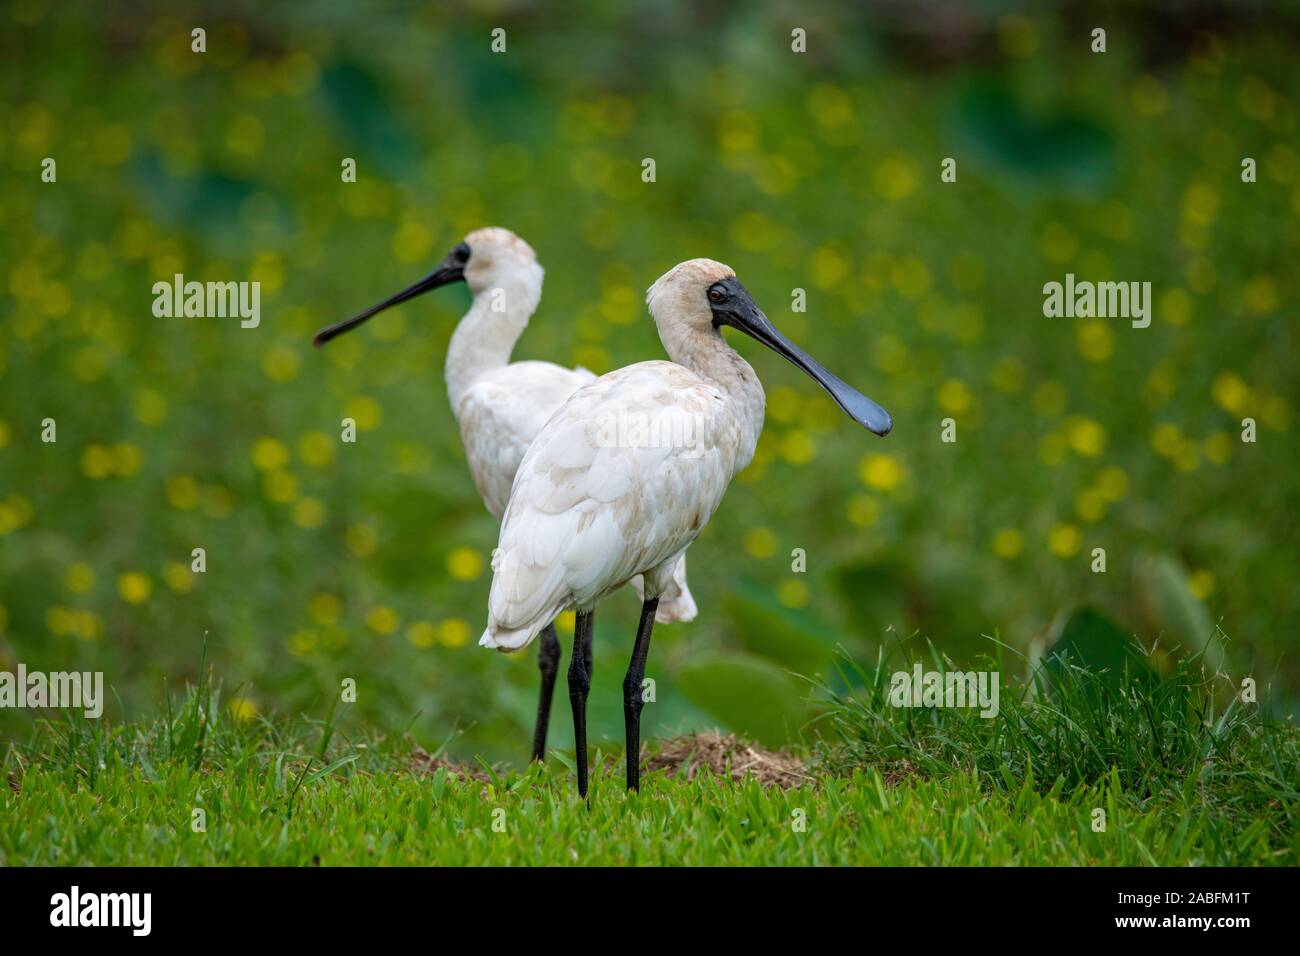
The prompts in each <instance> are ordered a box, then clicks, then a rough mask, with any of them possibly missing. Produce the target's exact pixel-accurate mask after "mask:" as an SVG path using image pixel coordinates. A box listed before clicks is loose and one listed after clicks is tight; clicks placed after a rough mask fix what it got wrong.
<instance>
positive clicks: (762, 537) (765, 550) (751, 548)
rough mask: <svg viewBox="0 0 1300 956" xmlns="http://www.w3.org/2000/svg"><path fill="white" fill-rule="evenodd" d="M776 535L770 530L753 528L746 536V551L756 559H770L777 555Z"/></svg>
mask: <svg viewBox="0 0 1300 956" xmlns="http://www.w3.org/2000/svg"><path fill="white" fill-rule="evenodd" d="M776 545H777V541H776V535H774V534H773V533H772V530H771V529H770V528H763V527H758V528H751V529H750V530H749V532H748V533H747V534H746V535H745V550H746V551H748V552H749V553H750V554H751V555H752V556H753V557H755V558H760V559H761V558H770V557H771V556H772V555H774V554H776Z"/></svg>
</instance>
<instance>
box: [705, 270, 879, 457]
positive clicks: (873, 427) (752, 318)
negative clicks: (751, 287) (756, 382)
mask: <svg viewBox="0 0 1300 956" xmlns="http://www.w3.org/2000/svg"><path fill="white" fill-rule="evenodd" d="M708 295H709V307H710V308H711V309H712V310H713V324H714V325H729V326H731V327H732V328H734V329H739V330H740V331H741V332H744V333H745V334H746V335H748V336H750V337H751V338H754V339H757V340H758V341H760V342H762V343H763V344H764V345H766V346H767V347H768V348H770V349H771V350H772V351H773V352H775V353H776V354H777V355H780V356H782V357H783V358H785V359H786V360H787V361H789V362H790V363H791V364H793V365H795V366H798V367H799V368H801V369H803V370H804V372H806V373H807V375H808V377H809V378H811V379H812V380H813V381H814V382H816V383H817V384H818V385H820V386H821V387H822V388H824V389H825V390H826V393H827V394H828V395H830V397H831V398H833V399H835V404H836V405H838V406H839V407H840V408H842V409H844V411H845V413H846V414H847V415H848V416H849V418H851V419H853V420H854V421H855V422H857V423H858V424H859V425H861V426H862V427H864V428H866V429H867V430H868V431H870V432H874V433H875V434H877V435H880V436H881V437H882V438H883V437H884V436H885V435H888V434H889V432H890V431H891V430H892V429H893V427H894V420H893V419H892V418H890V417H889V412H887V411H885V410H884V409H883V408H881V407H880V406H879V405H877V404H876V403H875V402H873V401H872V400H871V399H869V398H867V396H865V395H863V394H862V393H861V392H859V391H858V390H857V389H856V388H854V387H853V386H851V385H849V384H847V383H846V382H844V381H843V380H842V379H840V378H839V376H837V375H834V374H832V373H831V372H829V371H827V370H826V369H825V368H824V367H823V366H822V364H821V363H820V362H818V361H817V360H816V359H815V358H813V357H812V356H811V355H809V354H808V353H807V352H805V351H804V350H803V349H801V348H799V346H797V345H795V344H794V343H793V342H791V341H790V340H789V339H787V338H786V337H785V336H784V335H782V334H781V333H780V332H779V331H778V330H777V328H776V326H774V325H773V324H772V323H771V322H770V321H769V320H768V318H767V316H766V315H764V314H763V310H762V309H760V308H759V307H758V306H757V305H755V304H754V300H753V298H751V296H750V294H749V292H748V291H747V290H746V289H745V287H744V286H743V285H741V284H740V280H739V279H736V278H734V277H733V278H730V279H723V280H722V281H721V282H715V283H714V284H713V285H711V286H709V293H708Z"/></svg>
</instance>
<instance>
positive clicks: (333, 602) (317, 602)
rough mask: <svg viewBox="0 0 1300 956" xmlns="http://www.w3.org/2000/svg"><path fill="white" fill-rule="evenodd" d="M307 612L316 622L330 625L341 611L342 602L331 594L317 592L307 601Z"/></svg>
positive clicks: (335, 620)
mask: <svg viewBox="0 0 1300 956" xmlns="http://www.w3.org/2000/svg"><path fill="white" fill-rule="evenodd" d="M307 613H308V614H310V615H311V617H312V620H313V621H315V622H316V623H317V624H325V625H330V624H334V623H335V622H337V621H338V619H339V615H340V614H342V613H343V604H342V602H341V601H339V599H338V598H336V597H335V596H334V595H333V594H317V595H316V596H315V597H313V598H312V599H311V600H310V601H309V602H307Z"/></svg>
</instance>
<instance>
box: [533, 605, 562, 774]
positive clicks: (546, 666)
mask: <svg viewBox="0 0 1300 956" xmlns="http://www.w3.org/2000/svg"><path fill="white" fill-rule="evenodd" d="M540 637H541V643H540V644H539V645H538V647H537V667H538V669H539V670H540V671H541V672H542V689H541V691H540V692H539V694H538V697H537V724H536V726H535V727H534V728H533V759H534V760H545V759H546V728H547V727H548V726H549V724H550V722H551V697H552V696H554V695H553V693H552V692H553V691H554V689H555V675H556V674H557V673H558V672H559V670H560V639H559V638H558V637H556V635H555V624H554V623H551V624H547V625H546V626H545V627H544V628H542V633H541V635H540Z"/></svg>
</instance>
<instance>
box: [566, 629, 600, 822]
mask: <svg viewBox="0 0 1300 956" xmlns="http://www.w3.org/2000/svg"><path fill="white" fill-rule="evenodd" d="M594 614H595V611H594V610H591V611H586V612H585V613H584V612H583V611H579V612H578V620H577V623H576V624H574V627H573V656H572V657H570V658H569V705H570V706H571V707H572V708H573V745H574V750H575V753H574V758H575V759H576V760H577V762H578V795H579V796H581V797H585V796H586V795H587V691H588V690H590V689H591V672H590V671H589V670H588V662H589V661H590V660H591V619H592V617H593V615H594Z"/></svg>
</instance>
